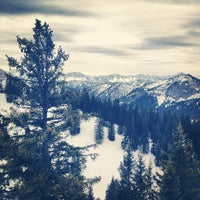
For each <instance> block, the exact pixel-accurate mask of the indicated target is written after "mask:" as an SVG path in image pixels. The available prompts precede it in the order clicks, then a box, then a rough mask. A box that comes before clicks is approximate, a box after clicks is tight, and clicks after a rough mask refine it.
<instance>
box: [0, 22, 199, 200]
mask: <svg viewBox="0 0 200 200" xmlns="http://www.w3.org/2000/svg"><path fill="white" fill-rule="evenodd" d="M52 36H53V31H52V29H51V28H50V27H49V25H48V24H47V23H42V22H41V21H40V20H38V19H36V20H35V25H34V28H33V38H32V39H31V40H28V39H26V38H21V37H18V36H17V44H18V46H19V49H20V52H21V55H22V56H21V59H20V60H19V61H18V60H17V59H15V58H13V57H10V56H8V55H6V57H7V60H8V64H9V66H10V68H11V69H12V70H11V71H15V76H13V75H12V74H11V73H8V74H6V76H7V78H6V87H5V91H4V92H5V93H6V97H7V101H8V102H12V104H13V105H14V106H13V107H12V108H11V110H10V112H9V113H7V114H5V115H3V114H1V115H0V196H1V199H2V200H12V199H15V200H95V199H96V200H97V199H98V198H96V197H95V195H94V193H93V185H94V184H98V182H99V181H100V177H93V178H91V179H88V178H86V177H85V176H83V171H84V169H85V167H86V161H87V158H88V157H89V158H91V159H93V158H95V157H96V155H95V154H90V153H88V149H90V148H91V147H93V146H95V145H101V144H102V143H103V141H104V139H105V138H104V137H105V135H104V132H103V130H104V127H107V128H108V139H109V140H110V141H112V142H114V141H115V137H116V135H115V134H116V131H115V125H117V127H118V134H120V135H122V136H123V140H122V142H121V148H122V149H123V150H124V156H123V160H122V162H121V164H120V166H117V167H118V170H119V174H120V178H119V179H117V178H115V177H113V178H112V179H111V180H110V184H109V185H108V187H107V190H106V194H105V200H199V199H200V119H193V118H191V117H190V116H185V115H180V114H177V113H173V112H171V111H162V112H160V111H158V110H155V109H154V110H153V109H150V108H147V107H145V106H141V107H138V106H134V105H131V106H129V105H126V104H120V102H119V100H118V99H116V100H114V101H111V100H106V101H102V100H100V99H98V98H97V97H94V96H90V95H89V91H87V90H86V89H84V90H82V91H76V90H73V89H71V88H68V87H67V85H66V82H65V81H64V73H63V67H64V64H65V62H67V60H68V58H69V54H66V53H65V51H64V50H63V49H62V48H61V47H58V48H56V46H55V44H54V42H53V37H52ZM88 116H95V117H97V119H98V120H97V123H96V125H95V130H94V137H95V141H96V143H95V144H94V145H88V146H84V147H75V146H73V145H71V144H70V143H68V142H67V141H66V140H65V137H67V135H65V133H66V131H69V133H70V134H71V135H77V134H79V132H80V122H81V120H82V117H88ZM91 137H92V136H91ZM138 149H139V150H140V152H141V153H140V154H139V155H138V156H135V155H134V151H136V150H138ZM146 153H152V154H153V155H154V156H155V158H156V165H157V166H158V167H160V168H161V169H162V173H154V169H153V166H152V163H149V164H148V166H147V165H146V164H145V161H144V158H143V154H146Z"/></svg>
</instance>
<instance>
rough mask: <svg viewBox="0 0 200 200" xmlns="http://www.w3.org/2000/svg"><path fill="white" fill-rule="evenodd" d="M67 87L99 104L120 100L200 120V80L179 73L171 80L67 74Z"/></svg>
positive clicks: (164, 78) (150, 77)
mask: <svg viewBox="0 0 200 200" xmlns="http://www.w3.org/2000/svg"><path fill="white" fill-rule="evenodd" d="M65 80H66V81H67V85H68V86H70V87H73V88H75V89H77V90H82V89H87V90H88V92H89V94H90V95H94V96H95V97H98V98H100V99H102V100H107V99H110V100H112V101H113V100H115V99H119V101H120V102H121V103H125V104H129V105H141V106H145V107H153V108H158V109H171V110H173V111H183V113H187V114H190V115H192V116H195V117H200V79H198V78H196V77H193V76H191V75H189V74H184V73H180V74H177V75H173V76H149V75H136V76H121V75H117V74H113V75H108V76H97V77H94V76H86V75H84V74H81V73H69V74H66V76H65Z"/></svg>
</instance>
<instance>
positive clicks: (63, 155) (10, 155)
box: [0, 20, 87, 200]
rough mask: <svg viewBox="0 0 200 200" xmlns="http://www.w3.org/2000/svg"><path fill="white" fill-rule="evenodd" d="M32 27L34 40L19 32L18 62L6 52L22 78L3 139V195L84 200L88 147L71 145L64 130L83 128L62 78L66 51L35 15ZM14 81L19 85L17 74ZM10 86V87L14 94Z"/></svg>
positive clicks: (10, 197)
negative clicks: (57, 45)
mask: <svg viewBox="0 0 200 200" xmlns="http://www.w3.org/2000/svg"><path fill="white" fill-rule="evenodd" d="M33 32H34V35H33V40H30V41H29V40H27V39H26V38H19V37H17V42H18V44H19V48H20V50H21V52H22V54H23V56H22V58H21V61H20V62H17V60H16V59H14V58H12V57H8V56H7V59H8V62H9V65H10V67H13V68H15V69H16V71H17V72H18V73H19V75H20V81H21V83H20V86H19V85H18V86H19V88H18V91H19V94H18V93H17V94H15V101H14V103H15V106H16V109H15V108H14V109H13V110H12V112H11V115H10V118H11V122H12V123H10V124H9V131H11V132H10V133H8V134H7V133H6V132H5V133H4V134H3V137H1V138H0V139H1V140H3V143H2V144H1V153H2V154H1V155H2V158H1V159H4V160H5V163H6V164H5V165H1V166H0V173H1V178H0V181H1V185H2V186H1V189H3V192H2V198H3V199H16V200H18V199H33V200H35V199H41V200H51V199H52V200H53V199H73V200H80V199H82V200H84V199H87V195H86V193H85V191H86V181H85V180H84V177H83V176H82V175H81V174H82V170H83V169H84V167H85V162H86V158H85V156H84V155H83V154H84V152H85V150H86V148H84V147H83V148H76V147H73V146H71V145H69V144H68V143H67V142H66V139H65V140H64V139H63V138H62V136H61V135H60V132H61V131H64V130H66V129H69V131H70V132H71V134H77V133H78V132H79V130H80V125H79V124H80V122H79V121H80V120H79V115H78V112H77V111H75V110H74V109H73V107H74V104H72V105H70V104H69V102H72V101H71V100H68V96H69V95H67V94H66V92H64V91H65V88H64V85H63V81H62V66H63V64H64V62H65V61H66V60H67V59H68V55H66V54H65V53H64V52H63V51H62V49H61V48H59V49H58V50H56V49H55V45H54V43H53V40H52V30H51V29H50V28H49V25H48V24H46V23H44V24H42V23H41V21H39V20H36V23H35V27H34V28H33ZM16 80H17V78H16ZM11 82H12V84H11V85H13V84H15V78H14V79H12V81H11ZM11 85H10V86H9V84H8V86H7V87H8V88H7V90H8V91H9V92H11V93H12V91H11ZM21 86H24V87H21ZM66 103H67V104H66ZM19 107H20V109H21V112H20V110H19ZM17 109H18V110H17ZM10 183H12V184H11V185H10ZM4 186H5V187H4ZM8 187H9V190H8Z"/></svg>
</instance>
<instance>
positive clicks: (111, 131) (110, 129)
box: [108, 124, 115, 141]
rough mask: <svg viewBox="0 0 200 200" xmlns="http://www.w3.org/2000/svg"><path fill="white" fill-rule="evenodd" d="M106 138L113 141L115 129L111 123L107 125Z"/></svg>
mask: <svg viewBox="0 0 200 200" xmlns="http://www.w3.org/2000/svg"><path fill="white" fill-rule="evenodd" d="M108 139H109V140H110V141H115V130H114V125H113V124H109V126H108Z"/></svg>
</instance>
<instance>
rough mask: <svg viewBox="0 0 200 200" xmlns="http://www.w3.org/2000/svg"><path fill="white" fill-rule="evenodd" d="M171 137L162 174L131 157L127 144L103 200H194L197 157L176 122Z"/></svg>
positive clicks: (198, 192) (199, 177) (199, 180)
mask: <svg viewBox="0 0 200 200" xmlns="http://www.w3.org/2000/svg"><path fill="white" fill-rule="evenodd" d="M172 137H173V139H172V143H171V144H170V145H169V147H168V153H167V154H166V155H165V159H164V160H162V164H161V166H162V173H155V172H153V168H152V165H151V163H149V164H148V165H146V164H145V162H144V159H143V157H142V156H141V155H139V157H138V158H134V155H133V151H132V148H131V147H130V145H128V146H127V147H126V149H125V155H124V158H123V161H122V162H121V164H120V167H119V172H120V179H119V180H117V179H115V178H114V177H113V178H112V180H111V182H110V184H109V185H108V188H107V191H106V200H133V199H134V200H186V199H187V200H198V199H199V195H200V190H199V187H200V172H199V164H200V163H199V160H198V159H197V158H196V156H195V154H194V152H193V150H192V144H191V141H190V140H188V139H187V138H186V136H185V134H184V132H183V128H182V126H181V125H180V124H179V125H178V127H177V129H176V131H173V133H172Z"/></svg>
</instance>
